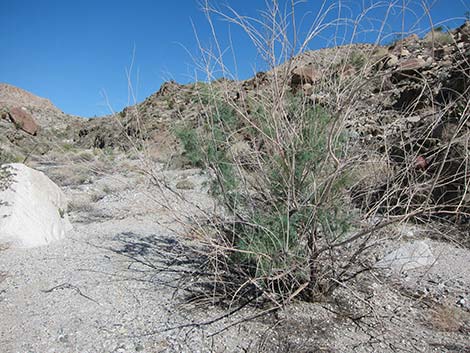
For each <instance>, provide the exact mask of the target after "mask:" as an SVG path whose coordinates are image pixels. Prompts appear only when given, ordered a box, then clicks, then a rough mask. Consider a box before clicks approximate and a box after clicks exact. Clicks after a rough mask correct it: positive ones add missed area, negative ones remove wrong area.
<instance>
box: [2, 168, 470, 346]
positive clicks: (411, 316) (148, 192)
mask: <svg viewBox="0 0 470 353" xmlns="http://www.w3.org/2000/svg"><path fill="white" fill-rule="evenodd" d="M36 167H37V168H38V169H42V170H44V171H45V172H46V173H47V174H49V175H57V174H58V171H60V170H66V169H67V166H66V165H57V164H48V165H37V166H36ZM90 175H91V173H90ZM162 175H163V176H164V177H165V179H166V180H167V181H168V184H169V186H170V188H171V190H169V189H165V188H160V187H158V186H156V185H152V184H151V183H149V182H148V181H147V180H148V179H147V178H145V177H143V176H142V175H140V174H138V173H124V174H122V173H121V174H119V173H115V174H113V175H112V176H111V175H104V174H96V173H95V174H93V176H92V177H90V179H89V180H87V182H86V183H83V184H78V185H67V186H63V188H64V190H65V191H66V193H67V195H68V197H69V199H70V201H71V210H70V217H71V220H72V222H73V225H74V230H73V231H72V232H71V233H70V234H69V235H68V237H67V239H65V240H63V241H60V242H56V243H53V244H51V245H49V246H46V247H40V248H34V249H15V248H8V247H7V246H4V247H3V248H2V250H1V252H0V351H1V352H5V353H7V352H37V353H44V352H61V353H62V352H82V353H85V352H139V351H140V352H247V351H248V352H275V351H279V352H353V351H359V352H379V351H380V352H388V351H390V352H392V351H404V352H406V351H408V352H413V351H423V352H470V340H469V339H468V337H470V317H469V306H468V305H469V304H468V300H470V298H469V296H468V295H469V288H470V268H469V267H468V264H469V263H470V252H469V251H468V250H467V249H466V248H465V247H461V246H459V245H456V244H454V243H452V242H450V241H448V240H443V239H434V240H432V239H429V237H426V235H425V234H420V232H419V231H418V230H416V229H415V228H409V227H408V228H406V229H405V231H403V229H401V230H400V229H398V228H397V229H396V232H397V234H398V236H397V237H396V238H394V240H391V241H389V242H388V243H386V244H385V245H384V247H383V248H382V249H381V251H382V252H383V253H386V252H387V251H388V247H390V249H392V248H394V247H396V246H398V245H399V244H401V243H404V242H405V243H406V242H407V241H408V240H409V238H410V237H411V238H419V239H425V241H426V242H427V244H428V245H429V246H430V248H431V249H432V251H433V254H434V255H435V257H436V261H435V263H434V264H433V266H432V267H431V268H425V269H418V270H415V271H408V272H407V273H394V272H393V271H388V272H387V271H382V272H377V273H376V274H374V276H372V277H367V278H365V279H364V283H363V288H362V289H360V288H359V289H357V288H356V289H354V290H351V289H349V288H343V289H342V290H340V291H339V292H338V294H337V295H336V296H335V299H334V301H336V302H340V301H343V302H344V303H343V304H346V305H343V306H342V307H350V308H351V311H350V312H339V311H338V309H335V308H337V306H336V304H337V303H334V302H331V301H330V302H325V303H319V304H307V303H293V304H292V306H290V307H288V308H286V309H284V310H281V311H278V312H277V313H275V314H269V315H265V316H260V317H258V318H256V319H253V320H250V321H244V320H245V319H246V318H249V317H251V316H257V315H258V314H261V313H262V310H263V309H261V308H250V307H245V308H243V309H242V310H240V311H237V312H236V313H235V314H233V315H230V316H228V317H225V318H222V319H220V320H217V319H218V318H221V317H223V316H224V314H225V313H226V312H227V311H230V310H232V309H235V308H236V303H234V304H233V307H231V308H221V307H218V306H214V305H212V304H211V303H209V302H201V301H200V300H199V301H195V302H193V301H191V300H189V299H188V295H187V294H188V293H186V292H185V290H184V289H183V288H187V287H188V286H187V285H188V281H190V280H191V276H188V275H187V272H191V271H192V270H194V268H195V267H196V266H197V261H198V259H197V258H191V256H189V255H188V249H189V248H191V247H193V246H194V247H196V248H197V240H195V239H192V238H191V236H190V234H188V232H187V231H186V229H185V227H184V226H183V225H181V223H179V222H178V219H179V220H184V219H186V218H187V217H191V216H195V215H196V216H197V214H198V213H200V212H203V211H204V210H209V209H211V208H212V207H213V206H214V202H213V200H212V199H211V198H210V197H209V196H208V194H207V192H206V188H207V186H206V181H207V176H206V175H204V173H202V172H201V171H199V170H179V171H167V172H163V174H162ZM177 184H178V185H179V188H180V189H178V188H177V187H176V185H177ZM174 191H177V192H178V193H179V194H181V195H182V196H183V197H184V198H185V199H186V200H190V202H191V205H192V206H188V203H187V202H185V201H184V200H183V199H182V198H180V197H178V196H176V194H175V193H174ZM168 205H171V207H169V208H168V207H167V206H168ZM195 205H196V206H197V207H196V206H195ZM175 214H178V215H179V217H175ZM177 218H178V219H177ZM183 223H184V222H183ZM400 232H402V233H403V232H405V233H406V234H405V233H403V234H404V235H403V234H401V233H400ZM364 298H366V299H367V300H365V299H364ZM362 301H363V302H364V305H362V307H361V302H362ZM348 302H350V303H348ZM361 316H363V317H361ZM211 321H214V323H210V324H207V325H206V324H202V325H201V323H209V322H211ZM239 321H242V323H241V324H238V325H235V324H236V323H238V322H239ZM232 325H233V326H232Z"/></svg>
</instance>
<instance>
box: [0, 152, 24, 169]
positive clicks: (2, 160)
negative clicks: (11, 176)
mask: <svg viewBox="0 0 470 353" xmlns="http://www.w3.org/2000/svg"><path fill="white" fill-rule="evenodd" d="M22 161H23V157H22V156H19V155H16V154H13V153H11V152H8V151H4V150H0V166H1V165H2V164H7V163H20V162H22Z"/></svg>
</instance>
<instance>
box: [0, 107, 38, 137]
mask: <svg viewBox="0 0 470 353" xmlns="http://www.w3.org/2000/svg"><path fill="white" fill-rule="evenodd" d="M2 118H6V119H9V120H10V121H11V122H12V123H13V124H15V125H16V126H17V127H18V128H19V129H21V130H23V131H25V132H27V133H28V134H30V135H33V136H34V135H36V134H37V132H38V130H39V126H38V124H36V121H35V120H34V118H33V117H32V116H31V114H29V113H28V111H27V110H26V109H25V108H19V107H14V108H11V109H9V110H8V111H7V112H5V113H3V114H2Z"/></svg>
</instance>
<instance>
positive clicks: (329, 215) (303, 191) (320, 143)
mask: <svg viewBox="0 0 470 353" xmlns="http://www.w3.org/2000/svg"><path fill="white" fill-rule="evenodd" d="M250 105H251V107H250V111H251V112H252V113H251V115H250V120H251V123H247V122H246V120H247V119H238V117H237V114H235V113H234V111H233V109H231V108H230V107H229V106H227V105H220V104H217V105H215V106H210V111H211V114H209V115H208V117H209V118H208V119H207V126H206V129H207V131H210V134H209V136H210V138H209V139H208V140H206V141H205V142H206V143H207V144H208V149H207V151H205V153H206V156H207V161H208V162H209V166H210V167H211V169H212V170H213V171H214V172H215V174H216V176H217V179H216V182H215V185H214V186H213V188H212V190H213V192H214V195H216V196H218V197H219V199H220V200H221V201H222V202H223V203H224V204H225V205H226V206H227V208H228V209H229V210H230V211H231V212H232V213H233V215H234V216H236V217H238V218H243V219H245V221H244V222H235V224H234V226H233V227H232V228H231V230H230V232H229V233H231V235H230V236H229V238H230V239H232V245H233V252H232V254H231V256H230V259H231V260H230V261H231V264H232V266H235V267H238V268H239V269H241V272H245V273H249V274H250V276H251V277H252V278H257V279H259V285H260V286H262V287H265V288H268V287H270V286H272V285H273V284H272V281H271V280H270V279H271V278H277V277H278V275H279V274H281V273H282V274H288V275H285V276H284V277H282V278H284V279H283V280H282V281H281V282H282V283H277V284H276V286H277V290H278V291H283V290H284V289H285V288H287V287H289V286H292V283H302V282H305V281H306V280H307V279H308V276H309V275H308V273H309V271H308V268H309V266H310V262H311V259H310V258H309V256H310V255H311V253H309V251H308V248H307V243H309V239H312V237H319V238H322V239H330V241H334V240H338V239H341V238H342V237H344V236H345V235H346V234H347V232H348V231H349V230H350V225H351V221H352V215H351V213H350V212H349V211H348V210H349V208H348V207H347V205H346V203H345V199H344V190H345V189H346V188H347V187H348V186H349V185H350V182H351V180H350V177H349V175H348V174H347V173H338V175H337V176H334V177H331V175H332V174H333V173H334V172H335V167H334V164H333V163H332V162H331V160H330V153H334V154H335V156H337V157H340V158H341V157H342V155H343V145H344V143H345V141H346V138H345V137H343V136H342V135H341V134H334V138H333V140H332V143H331V146H329V137H330V133H331V131H332V130H331V129H332V125H331V123H332V120H333V119H334V117H333V116H332V115H331V114H330V113H329V112H328V111H327V110H326V109H325V108H322V107H320V106H313V105H310V104H309V103H307V101H306V99H305V97H303V96H302V95H293V94H290V95H286V96H285V98H284V106H285V116H282V115H280V116H277V115H276V113H271V114H270V113H268V112H269V111H272V109H270V108H271V107H270V106H269V104H268V103H265V104H258V106H256V103H255V102H251V103H250ZM272 114H274V116H273V115H272ZM276 119H277V120H276ZM253 125H256V127H257V128H256V129H255V128H254V127H253ZM239 131H243V132H244V135H245V136H246V135H248V136H249V139H251V140H257V141H258V142H260V143H259V145H261V146H267V145H269V144H270V141H271V140H276V139H277V140H278V141H279V143H278V144H275V145H274V146H273V147H272V148H267V147H266V148H264V149H262V150H260V151H257V152H256V153H257V154H258V157H259V161H260V165H259V169H258V170H256V171H255V179H257V180H259V179H263V180H264V182H263V183H261V182H260V184H259V185H257V188H256V192H255V190H252V191H251V193H250V192H247V190H246V189H245V190H243V189H242V188H241V187H240V185H243V184H244V180H245V177H246V174H247V173H248V171H246V170H244V166H243V165H241V164H240V163H239V162H237V161H234V160H231V158H230V156H229V154H228V149H229V146H230V145H231V144H232V143H234V142H235V141H234V139H233V136H237V133H238V132H239ZM260 131H262V134H260ZM288 132H289V133H288ZM279 134H283V137H282V138H281V139H280V140H279ZM260 140H261V141H260ZM207 141H209V142H207ZM330 147H331V151H330V149H329V148H330ZM262 177H263V178H262ZM324 195H327V197H324ZM322 198H323V200H322ZM292 200H297V202H296V204H293V202H292ZM237 215H238V216H237ZM241 215H242V216H241ZM282 288H284V289H282Z"/></svg>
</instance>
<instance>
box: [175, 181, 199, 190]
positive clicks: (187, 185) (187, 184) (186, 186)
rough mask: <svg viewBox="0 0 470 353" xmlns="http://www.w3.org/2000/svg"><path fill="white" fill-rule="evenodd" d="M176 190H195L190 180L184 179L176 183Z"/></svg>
mask: <svg viewBox="0 0 470 353" xmlns="http://www.w3.org/2000/svg"><path fill="white" fill-rule="evenodd" d="M176 188H177V189H179V190H192V189H194V188H195V185H194V183H193V182H192V181H191V180H188V179H184V180H180V181H178V183H177V184H176Z"/></svg>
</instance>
